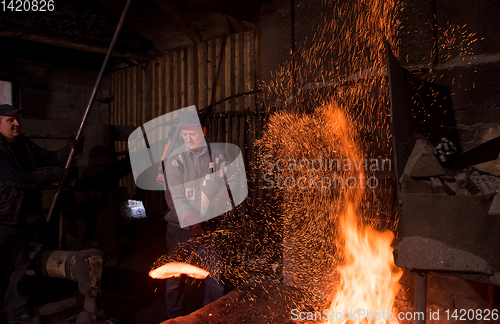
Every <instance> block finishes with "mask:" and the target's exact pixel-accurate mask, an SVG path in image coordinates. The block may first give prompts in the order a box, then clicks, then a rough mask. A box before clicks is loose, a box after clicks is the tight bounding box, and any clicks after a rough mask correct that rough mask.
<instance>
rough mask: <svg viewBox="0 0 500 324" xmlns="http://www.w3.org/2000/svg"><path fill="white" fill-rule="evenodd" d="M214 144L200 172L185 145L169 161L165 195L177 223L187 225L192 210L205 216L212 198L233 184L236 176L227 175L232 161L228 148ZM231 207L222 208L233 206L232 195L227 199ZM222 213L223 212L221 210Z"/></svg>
mask: <svg viewBox="0 0 500 324" xmlns="http://www.w3.org/2000/svg"><path fill="white" fill-rule="evenodd" d="M207 145H210V149H211V150H210V151H211V155H212V157H211V158H210V152H209V151H208V150H206V152H205V153H204V154H202V155H203V158H202V163H201V174H200V175H198V172H197V170H196V167H195V165H194V162H193V158H192V156H191V154H192V153H191V152H190V151H189V149H187V147H186V146H185V145H181V146H180V147H179V148H178V149H177V150H175V151H174V152H173V153H172V155H171V157H170V158H168V159H167V161H166V172H167V173H166V178H167V179H168V180H167V186H166V187H167V190H166V191H165V198H166V200H167V204H168V206H169V208H170V212H169V213H168V214H167V215H166V216H165V219H166V220H167V221H168V222H169V223H171V224H174V225H176V226H180V227H186V226H185V224H183V219H184V218H185V217H186V215H187V214H188V213H190V212H192V211H196V212H197V213H199V215H200V217H201V219H202V220H207V219H204V215H205V212H206V210H207V208H208V206H209V205H210V202H211V201H212V199H213V198H214V197H215V196H216V195H217V194H219V192H220V191H221V190H223V191H226V192H227V186H226V181H225V180H226V179H227V180H228V185H232V182H233V181H234V177H233V176H232V175H228V176H227V177H225V175H224V173H223V172H224V169H225V166H226V165H227V163H228V161H227V158H226V156H225V154H224V152H223V151H222V150H221V149H220V148H219V147H217V146H216V145H214V144H207ZM226 200H227V203H226V204H225V205H227V208H224V209H225V210H223V211H221V212H226V211H228V210H229V209H231V203H230V201H229V198H227V199H226ZM219 214H220V213H219Z"/></svg>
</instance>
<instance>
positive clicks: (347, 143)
mask: <svg viewBox="0 0 500 324" xmlns="http://www.w3.org/2000/svg"><path fill="white" fill-rule="evenodd" d="M324 114H325V117H326V120H327V127H329V131H330V132H332V133H333V134H332V135H333V136H334V138H336V139H338V143H337V144H338V145H339V148H340V149H341V151H342V153H343V154H344V157H345V158H346V159H351V161H354V160H359V159H360V158H362V153H361V150H360V149H359V148H358V146H357V145H356V136H357V134H356V131H355V127H353V126H354V125H351V124H350V122H349V120H348V119H347V118H346V117H345V115H344V113H343V111H342V110H341V109H340V108H338V107H337V106H334V105H328V106H326V107H325V110H324ZM352 172H353V174H352V175H353V176H356V177H358V178H359V179H362V178H363V176H364V174H363V169H362V168H360V169H359V170H355V171H352ZM356 173H357V174H356ZM340 195H341V197H342V196H343V199H340V200H339V201H344V203H345V205H344V206H343V209H342V210H341V211H340V215H339V228H338V235H337V239H336V245H337V248H338V249H339V251H340V254H341V255H342V257H343V264H342V265H341V266H339V267H338V268H337V272H338V275H339V280H340V282H339V289H338V290H337V291H336V293H335V296H334V299H333V302H332V304H331V306H330V314H331V315H330V318H329V319H328V322H329V323H346V322H348V323H398V322H397V314H395V313H394V312H393V304H394V300H395V297H396V294H397V293H398V291H399V288H400V285H399V279H400V278H401V275H402V272H401V271H400V270H399V269H397V268H396V267H395V265H394V261H393V256H392V250H393V249H392V247H391V242H392V239H393V234H392V232H390V231H386V232H379V231H377V230H375V229H373V228H371V227H370V226H369V225H367V224H364V223H363V221H362V219H361V217H360V216H362V209H361V206H362V202H363V198H364V190H363V189H362V188H361V187H359V186H358V187H356V188H352V189H351V188H345V189H344V190H343V191H342V192H340ZM336 315H338V316H336ZM341 315H342V316H341Z"/></svg>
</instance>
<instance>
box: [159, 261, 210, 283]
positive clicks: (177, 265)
mask: <svg viewBox="0 0 500 324" xmlns="http://www.w3.org/2000/svg"><path fill="white" fill-rule="evenodd" d="M183 274H185V275H188V276H190V277H191V278H194V279H205V278H206V277H207V276H208V275H209V272H208V271H206V270H203V269H201V268H198V267H195V266H193V265H190V264H187V263H183V262H169V263H166V264H164V265H162V266H161V267H159V268H156V269H154V270H151V271H150V272H149V276H150V277H151V278H153V279H167V278H172V277H180V276H181V275H183Z"/></svg>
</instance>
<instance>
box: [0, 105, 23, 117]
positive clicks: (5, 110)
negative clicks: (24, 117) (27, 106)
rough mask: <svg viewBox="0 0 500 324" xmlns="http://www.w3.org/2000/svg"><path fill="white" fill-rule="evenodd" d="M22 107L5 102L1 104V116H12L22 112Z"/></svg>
mask: <svg viewBox="0 0 500 324" xmlns="http://www.w3.org/2000/svg"><path fill="white" fill-rule="evenodd" d="M20 111H21V109H19V108H14V107H13V106H11V105H9V104H3V105H0V116H10V115H12V114H15V113H16V112H20Z"/></svg>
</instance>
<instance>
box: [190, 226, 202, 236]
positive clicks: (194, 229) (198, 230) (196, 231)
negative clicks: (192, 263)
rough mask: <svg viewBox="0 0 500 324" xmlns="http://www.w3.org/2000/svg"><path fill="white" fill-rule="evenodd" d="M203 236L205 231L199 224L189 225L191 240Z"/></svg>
mask: <svg viewBox="0 0 500 324" xmlns="http://www.w3.org/2000/svg"><path fill="white" fill-rule="evenodd" d="M203 234H205V231H204V230H203V228H202V227H201V225H200V224H194V225H191V236H192V237H193V238H197V237H199V236H203Z"/></svg>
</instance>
